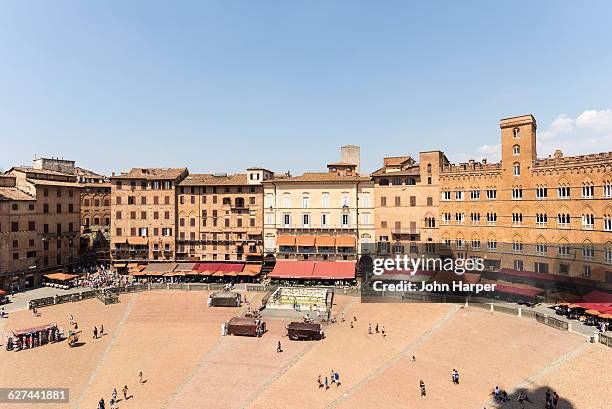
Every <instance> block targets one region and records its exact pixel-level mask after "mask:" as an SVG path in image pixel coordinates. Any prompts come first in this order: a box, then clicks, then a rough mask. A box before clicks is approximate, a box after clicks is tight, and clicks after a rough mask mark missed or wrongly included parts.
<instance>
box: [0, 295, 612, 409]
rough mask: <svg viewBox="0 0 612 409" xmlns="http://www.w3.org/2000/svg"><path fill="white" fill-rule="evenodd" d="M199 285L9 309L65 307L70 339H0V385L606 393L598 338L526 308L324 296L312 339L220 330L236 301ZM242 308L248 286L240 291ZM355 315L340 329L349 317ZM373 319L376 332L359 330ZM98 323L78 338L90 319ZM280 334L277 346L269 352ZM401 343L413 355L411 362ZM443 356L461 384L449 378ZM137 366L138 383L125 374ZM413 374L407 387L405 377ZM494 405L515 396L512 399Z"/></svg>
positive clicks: (82, 394) (258, 395)
mask: <svg viewBox="0 0 612 409" xmlns="http://www.w3.org/2000/svg"><path fill="white" fill-rule="evenodd" d="M207 296H208V292H199V291H198V292H195V291H194V292H189V291H185V292H181V291H152V292H143V293H140V294H129V295H122V296H121V303H119V304H114V305H107V306H105V305H103V304H102V303H100V302H99V301H98V300H87V301H83V302H80V303H67V304H61V305H57V306H53V307H48V308H42V309H41V310H40V312H41V314H42V316H41V317H33V316H32V314H31V312H29V311H18V312H15V313H11V315H10V317H9V319H5V320H3V322H2V323H0V329H1V325H4V327H5V328H4V330H5V332H6V331H9V330H12V329H19V328H25V327H29V326H35V325H42V324H46V323H49V322H58V323H59V324H60V326H62V327H64V328H65V329H66V330H67V329H68V317H69V315H70V314H73V315H74V316H75V318H76V320H77V321H78V322H79V327H80V329H81V330H82V331H83V332H82V334H81V340H82V341H83V344H82V345H81V346H79V347H76V348H70V347H68V345H67V343H65V342H62V343H58V344H50V345H45V346H43V347H40V348H35V349H32V350H25V351H19V352H7V351H4V350H3V351H0V354H1V356H0V384H1V385H2V386H5V387H68V388H70V395H71V402H70V404H69V405H45V407H46V408H61V409H64V408H94V407H96V404H97V402H98V400H99V399H100V398H101V397H104V399H105V401H106V403H107V407H108V401H109V399H110V395H111V391H112V389H113V388H117V390H118V392H119V395H120V397H121V398H122V396H121V389H122V388H123V385H128V387H129V389H130V395H133V397H132V398H130V399H129V400H127V401H124V400H121V401H119V403H118V406H119V408H121V409H129V408H132V409H133V408H147V409H150V408H169V409H183V408H185V409H186V408H189V409H197V408H214V409H226V408H227V409H234V408H236V409H237V408H253V409H255V408H257V409H276V408H278V409H281V408H283V409H284V408H289V407H290V408H292V409H301V408H304V409H306V408H308V409H311V408H321V409H323V408H328V407H334V408H343V409H344V408H350V409H353V408H366V409H367V408H372V409H374V408H376V409H379V408H406V407H413V408H417V407H418V408H424V409H427V408H432V409H433V408H436V409H437V408H442V407H443V408H451V409H452V408H457V409H465V408H475V409H481V408H482V407H483V405H484V404H486V405H487V407H488V408H489V409H490V408H495V407H497V406H496V404H495V402H490V395H489V394H490V392H491V391H492V389H493V388H494V387H495V385H499V387H500V388H502V389H505V390H507V391H508V392H510V393H512V392H513V391H516V390H517V389H525V390H527V391H528V393H529V394H530V398H531V399H532V400H534V401H535V402H536V403H535V404H534V405H532V407H538V405H540V406H541V405H542V404H543V399H544V392H545V391H546V389H549V388H550V389H552V390H556V391H557V392H558V393H559V394H560V395H561V397H562V400H561V404H560V405H559V408H560V409H582V408H588V409H603V408H607V407H609V406H608V405H607V403H606V402H607V398H606V397H607V393H608V389H609V381H608V379H609V377H608V376H607V375H606V374H609V373H610V372H611V371H612V350H611V349H610V348H606V347H604V346H602V345H593V344H587V343H586V341H585V339H584V338H583V337H581V336H578V335H576V334H572V333H568V332H562V331H557V330H555V329H553V328H550V327H547V326H544V325H541V324H539V323H537V322H536V321H535V320H531V319H527V318H518V317H515V316H510V315H505V314H491V313H490V312H488V311H486V310H481V309H477V308H460V307H457V306H454V305H450V304H416V303H414V304H392V303H386V304H362V303H360V302H359V299H358V298H351V297H347V296H338V297H336V299H335V302H336V305H335V306H334V315H336V314H337V315H339V313H340V311H345V316H346V322H344V323H342V322H338V323H336V324H332V325H329V326H328V327H327V328H326V329H325V331H326V338H325V339H324V340H322V341H318V342H314V341H313V342H297V341H295V342H294V341H289V340H288V339H287V337H286V335H285V332H286V331H285V326H286V324H287V323H288V322H289V320H288V319H284V318H279V317H274V318H268V319H266V321H267V324H268V332H267V333H266V334H265V335H264V336H263V337H262V338H249V337H235V336H228V337H222V336H221V335H220V327H221V324H222V323H223V322H225V321H226V320H228V319H229V318H230V317H232V316H234V315H236V314H238V313H239V312H240V311H241V310H243V309H240V308H209V307H207V305H206V297H207ZM248 296H249V299H250V300H252V303H253V305H254V306H255V307H257V306H258V305H259V302H260V301H259V300H260V299H261V296H260V294H253V293H251V294H248ZM354 314H355V315H356V316H357V322H355V323H354V328H350V320H351V319H352V317H353V315H354ZM369 322H371V323H372V329H373V330H374V328H375V325H376V323H377V322H378V324H379V327H380V329H382V327H383V326H384V327H385V330H386V334H387V336H386V337H385V338H383V336H382V334H380V333H379V334H376V333H373V334H368V323H369ZM100 324H104V327H105V332H106V335H105V336H103V337H101V338H100V339H97V340H94V339H92V330H93V327H94V325H96V326H99V325H100ZM279 340H280V341H281V342H282V345H283V349H284V351H283V352H282V353H277V352H276V344H277V342H278V341H279ZM412 355H415V356H416V362H411V357H412ZM453 368H456V369H457V370H459V373H460V376H461V378H460V379H461V383H460V384H459V385H453V384H452V383H451V381H450V374H451V370H452V369H453ZM332 369H333V370H336V371H338V372H339V373H340V376H341V380H342V385H341V386H340V387H337V386H335V385H333V386H331V388H330V389H328V390H324V389H320V388H318V387H317V385H316V378H317V375H318V374H321V375H322V376H323V377H324V376H326V375H327V376H329V373H330V371H331V370H332ZM139 371H143V374H144V379H145V380H146V382H145V383H142V384H141V383H139V381H138V372H139ZM420 379H423V380H424V381H425V383H426V385H427V397H420V393H419V386H418V383H419V380H420ZM503 407H504V408H509V409H513V408H518V407H520V406H517V405H516V402H515V401H514V402H510V403H506V404H504V406H503Z"/></svg>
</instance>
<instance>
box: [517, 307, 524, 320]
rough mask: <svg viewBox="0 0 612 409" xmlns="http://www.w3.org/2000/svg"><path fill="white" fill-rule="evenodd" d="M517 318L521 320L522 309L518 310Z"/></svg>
mask: <svg viewBox="0 0 612 409" xmlns="http://www.w3.org/2000/svg"><path fill="white" fill-rule="evenodd" d="M518 316H519V318H521V317H522V316H523V309H522V308H519V309H518Z"/></svg>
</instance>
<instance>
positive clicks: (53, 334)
mask: <svg viewBox="0 0 612 409" xmlns="http://www.w3.org/2000/svg"><path fill="white" fill-rule="evenodd" d="M63 338H64V334H63V330H62V329H61V328H58V326H57V324H55V323H53V324H47V325H41V326H38V327H32V328H26V329H21V330H16V331H13V332H11V333H9V336H8V338H7V341H6V350H7V351H11V350H13V351H20V350H22V349H30V348H36V347H39V346H41V345H45V344H48V343H49V342H58V341H61V340H62V339H63Z"/></svg>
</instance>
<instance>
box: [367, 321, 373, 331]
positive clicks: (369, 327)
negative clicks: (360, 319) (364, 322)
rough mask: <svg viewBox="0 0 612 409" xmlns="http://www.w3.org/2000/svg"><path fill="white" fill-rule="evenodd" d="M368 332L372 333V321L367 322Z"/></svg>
mask: <svg viewBox="0 0 612 409" xmlns="http://www.w3.org/2000/svg"><path fill="white" fill-rule="evenodd" d="M368 334H372V323H370V322H368Z"/></svg>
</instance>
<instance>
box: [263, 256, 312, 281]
mask: <svg viewBox="0 0 612 409" xmlns="http://www.w3.org/2000/svg"><path fill="white" fill-rule="evenodd" d="M314 264H315V263H314V261H294V260H278V261H277V262H276V265H275V266H274V270H272V272H271V273H270V274H269V276H270V277H271V278H302V279H310V278H312V271H313V270H314Z"/></svg>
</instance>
